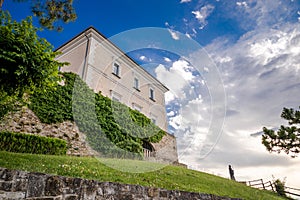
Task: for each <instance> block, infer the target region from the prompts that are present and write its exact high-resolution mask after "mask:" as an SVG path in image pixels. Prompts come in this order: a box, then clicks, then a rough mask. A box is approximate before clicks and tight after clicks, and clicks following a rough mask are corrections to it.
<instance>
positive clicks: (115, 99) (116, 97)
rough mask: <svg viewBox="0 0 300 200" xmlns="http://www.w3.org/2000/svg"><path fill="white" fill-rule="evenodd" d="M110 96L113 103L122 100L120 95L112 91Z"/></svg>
mask: <svg viewBox="0 0 300 200" xmlns="http://www.w3.org/2000/svg"><path fill="white" fill-rule="evenodd" d="M110 93H111V94H110V96H111V99H112V100H113V101H119V102H120V101H121V98H122V96H121V95H120V94H118V93H116V92H114V91H112V90H111V91H110Z"/></svg>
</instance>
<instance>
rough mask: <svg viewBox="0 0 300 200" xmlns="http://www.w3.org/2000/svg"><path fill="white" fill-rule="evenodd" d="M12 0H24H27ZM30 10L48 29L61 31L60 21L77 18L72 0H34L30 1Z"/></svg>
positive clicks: (18, 0)
mask: <svg viewBox="0 0 300 200" xmlns="http://www.w3.org/2000/svg"><path fill="white" fill-rule="evenodd" d="M14 1H16V2H25V1H28V0H14ZM3 2H4V0H1V1H0V11H1V8H2V3H3ZM31 12H32V13H33V15H34V16H36V17H37V18H38V20H39V23H40V25H41V26H42V27H44V28H47V29H49V30H53V29H55V30H57V31H61V30H62V26H61V25H60V22H64V23H68V22H71V21H75V20H76V18H77V15H76V13H75V10H74V8H73V0H34V1H31Z"/></svg>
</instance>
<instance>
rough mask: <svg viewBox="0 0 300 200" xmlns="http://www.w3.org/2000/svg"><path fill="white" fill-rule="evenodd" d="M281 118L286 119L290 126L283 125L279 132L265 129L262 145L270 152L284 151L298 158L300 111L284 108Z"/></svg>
mask: <svg viewBox="0 0 300 200" xmlns="http://www.w3.org/2000/svg"><path fill="white" fill-rule="evenodd" d="M299 109H300V106H299ZM281 117H282V118H283V119H286V120H287V121H288V124H289V125H288V126H284V125H281V126H280V129H279V130H277V131H274V130H272V129H267V128H266V127H263V132H264V133H263V135H262V143H263V145H265V147H266V148H267V150H268V151H270V152H277V153H280V152H281V151H284V152H285V153H286V154H289V153H292V157H296V156H297V154H299V152H300V127H299V125H300V110H294V109H293V108H283V111H282V113H281Z"/></svg>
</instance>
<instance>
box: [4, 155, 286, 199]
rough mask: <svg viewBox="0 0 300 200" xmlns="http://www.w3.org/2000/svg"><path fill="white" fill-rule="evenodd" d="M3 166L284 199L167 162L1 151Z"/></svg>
mask: <svg viewBox="0 0 300 200" xmlns="http://www.w3.org/2000/svg"><path fill="white" fill-rule="evenodd" d="M112 162H113V163H116V164H117V163H120V164H123V163H124V162H125V163H130V164H131V165H135V166H137V167H139V168H140V169H143V168H144V167H147V166H148V167H149V165H158V164H156V163H149V162H142V161H128V160H125V161H120V160H112ZM122 162H123V163H122ZM0 167H4V168H9V169H18V170H23V171H31V172H42V173H48V174H56V175H62V176H70V177H81V178H85V179H94V180H98V181H110V182H120V183H127V184H138V185H143V186H151V187H159V188H166V189H169V190H184V191H191V192H201V193H209V194H216V195H220V196H227V197H238V198H242V199H266V200H272V199H281V198H280V197H278V196H277V195H276V194H275V193H272V192H269V191H261V190H258V189H254V188H250V187H248V186H245V185H243V184H240V183H237V182H235V181H231V180H228V179H225V178H221V177H218V176H214V175H210V174H206V173H202V172H198V171H194V170H189V169H185V168H182V167H176V166H166V167H164V168H162V169H160V170H156V171H153V172H147V173H127V172H121V171H118V170H115V169H112V168H110V167H107V166H106V165H105V164H103V163H102V162H99V160H98V159H96V158H87V157H69V156H49V155H33V154H19V153H10V152H4V151H0Z"/></svg>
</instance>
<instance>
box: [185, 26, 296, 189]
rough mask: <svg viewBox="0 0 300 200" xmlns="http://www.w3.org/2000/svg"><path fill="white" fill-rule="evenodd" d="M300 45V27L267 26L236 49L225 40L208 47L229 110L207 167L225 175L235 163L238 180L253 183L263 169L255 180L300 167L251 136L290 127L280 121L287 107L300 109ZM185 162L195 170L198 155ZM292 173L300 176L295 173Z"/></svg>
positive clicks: (247, 34)
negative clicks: (219, 72)
mask: <svg viewBox="0 0 300 200" xmlns="http://www.w3.org/2000/svg"><path fill="white" fill-rule="evenodd" d="M299 47H300V27H299V25H298V24H289V23H287V24H285V25H281V26H280V29H276V28H266V27H265V28H264V29H257V30H255V31H251V32H248V33H246V34H245V35H244V36H243V37H241V38H240V39H239V40H238V41H237V42H236V43H235V44H232V45H228V43H226V44H224V40H223V39H221V40H215V41H214V42H213V43H212V44H210V45H208V46H206V50H207V51H208V52H209V53H210V55H211V56H212V58H213V60H214V61H215V62H216V64H217V66H219V69H220V70H221V73H222V77H223V81H224V84H225V87H226V93H227V105H228V108H227V117H226V122H225V128H224V130H223V136H222V137H221V139H220V141H219V143H218V144H217V146H216V148H215V149H214V150H213V151H212V153H211V154H209V156H208V157H207V158H205V160H204V161H202V164H201V167H202V168H204V169H210V170H213V171H215V172H216V173H218V174H222V176H225V177H226V176H228V175H227V174H228V171H227V165H228V164H232V165H233V166H236V168H237V169H238V170H239V175H238V179H239V180H251V179H253V178H254V175H255V174H252V175H251V174H250V172H253V173H254V172H255V171H261V173H260V174H257V177H256V178H263V176H266V175H268V176H271V175H272V174H271V173H275V172H276V171H277V172H279V171H280V172H282V173H283V172H284V171H285V170H286V168H287V166H289V167H291V168H293V166H296V165H297V164H298V165H299V164H300V163H299V160H295V161H294V160H292V159H291V158H290V157H288V156H286V155H281V154H280V155H277V154H269V153H268V152H267V151H266V150H265V148H264V146H263V145H262V144H261V141H260V137H258V138H253V137H250V134H251V133H254V132H259V131H261V130H262V127H263V126H269V127H278V126H279V125H280V124H284V123H286V122H285V121H283V120H282V119H281V118H280V113H281V111H282V108H283V107H294V108H295V107H297V106H299V99H300V94H299V92H298V91H299V88H300V79H299V74H300V48H299ZM206 103H207V102H204V106H205V105H206ZM209 139H211V140H212V142H213V141H214V140H215V139H213V138H209ZM228 147H230V148H229V149H228ZM245 155H247V157H245ZM182 159H183V161H184V162H186V163H190V165H194V167H195V166H197V164H198V163H199V162H200V158H199V155H197V154H192V153H190V154H188V155H187V157H183V158H182ZM270 166H272V169H274V170H273V172H271V171H270ZM199 169H200V166H199ZM246 169H247V170H248V171H247V170H246ZM291 173H293V174H297V172H296V171H295V170H294V171H291ZM276 175H277V177H278V176H279V173H276ZM298 175H299V173H298ZM285 176H287V179H288V181H290V183H291V184H295V183H297V184H300V181H299V180H296V179H294V178H293V177H292V176H291V175H290V174H285Z"/></svg>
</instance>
